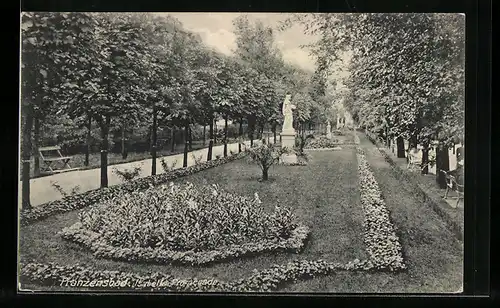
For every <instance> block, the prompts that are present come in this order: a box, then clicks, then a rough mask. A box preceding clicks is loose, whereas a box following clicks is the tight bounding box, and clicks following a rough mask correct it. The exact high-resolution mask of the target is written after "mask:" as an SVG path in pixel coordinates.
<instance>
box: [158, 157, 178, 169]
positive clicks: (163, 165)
mask: <svg viewBox="0 0 500 308" xmlns="http://www.w3.org/2000/svg"><path fill="white" fill-rule="evenodd" d="M160 163H161V167H162V169H163V171H164V172H170V171H172V170H174V169H175V166H176V165H177V160H174V161H173V162H172V164H171V165H169V164H168V162H167V161H166V160H165V158H163V157H162V158H161V159H160Z"/></svg>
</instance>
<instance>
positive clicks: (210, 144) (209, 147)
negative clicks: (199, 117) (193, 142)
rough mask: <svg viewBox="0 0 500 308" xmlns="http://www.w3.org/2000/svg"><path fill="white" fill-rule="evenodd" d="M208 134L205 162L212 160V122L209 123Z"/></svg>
mask: <svg viewBox="0 0 500 308" xmlns="http://www.w3.org/2000/svg"><path fill="white" fill-rule="evenodd" d="M208 134H209V137H210V140H209V141H208V154H207V161H209V160H212V150H213V146H214V121H213V119H212V121H210V125H209V127H208Z"/></svg>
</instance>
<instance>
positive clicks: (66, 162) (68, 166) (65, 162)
mask: <svg viewBox="0 0 500 308" xmlns="http://www.w3.org/2000/svg"><path fill="white" fill-rule="evenodd" d="M66 167H67V168H68V169H71V166H70V165H69V159H68V160H65V161H64V165H63V169H64V168H66Z"/></svg>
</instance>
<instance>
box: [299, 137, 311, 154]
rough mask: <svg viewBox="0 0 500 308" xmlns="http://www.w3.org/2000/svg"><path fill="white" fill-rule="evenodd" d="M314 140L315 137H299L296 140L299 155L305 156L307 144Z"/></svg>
mask: <svg viewBox="0 0 500 308" xmlns="http://www.w3.org/2000/svg"><path fill="white" fill-rule="evenodd" d="M312 139H314V135H307V136H303V135H300V134H299V135H298V136H297V137H296V139H295V148H296V149H297V152H298V154H299V155H302V154H304V148H305V146H306V144H307V143H308V142H309V140H312Z"/></svg>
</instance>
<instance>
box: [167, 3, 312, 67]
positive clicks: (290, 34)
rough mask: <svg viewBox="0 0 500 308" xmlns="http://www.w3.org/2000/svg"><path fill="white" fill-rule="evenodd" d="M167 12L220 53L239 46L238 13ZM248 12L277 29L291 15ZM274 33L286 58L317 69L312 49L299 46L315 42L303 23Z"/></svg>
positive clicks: (249, 15) (228, 51) (253, 18)
mask: <svg viewBox="0 0 500 308" xmlns="http://www.w3.org/2000/svg"><path fill="white" fill-rule="evenodd" d="M165 14H167V13H165ZM168 15H171V16H173V17H175V18H177V19H178V20H179V21H181V22H182V23H183V25H184V27H185V28H186V29H188V30H191V31H193V32H196V33H199V34H200V35H201V37H202V39H203V40H204V41H205V43H206V44H207V45H209V46H213V47H215V48H216V49H217V50H219V51H220V52H223V53H225V54H231V53H232V51H233V50H234V49H235V48H236V36H235V34H234V33H233V24H232V21H233V19H234V18H236V17H237V16H238V15H240V14H239V13H168ZM247 15H248V17H249V19H250V20H257V19H260V20H261V21H262V22H263V23H264V24H267V25H270V26H272V27H274V28H275V27H276V26H277V25H278V22H279V21H280V20H284V19H285V18H287V16H288V14H283V13H276V14H273V13H249V14H247ZM275 36H276V44H277V46H278V47H279V48H280V49H281V51H282V52H283V57H284V59H285V60H286V61H289V62H291V63H294V64H296V65H299V66H301V67H302V68H305V69H309V70H314V59H313V58H312V57H311V56H309V51H308V50H306V49H302V48H300V45H303V44H309V43H311V42H314V41H315V40H316V38H315V37H312V36H310V35H305V34H304V33H303V28H302V27H301V26H300V25H294V26H293V27H291V28H290V29H288V30H286V31H282V32H281V31H275Z"/></svg>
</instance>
